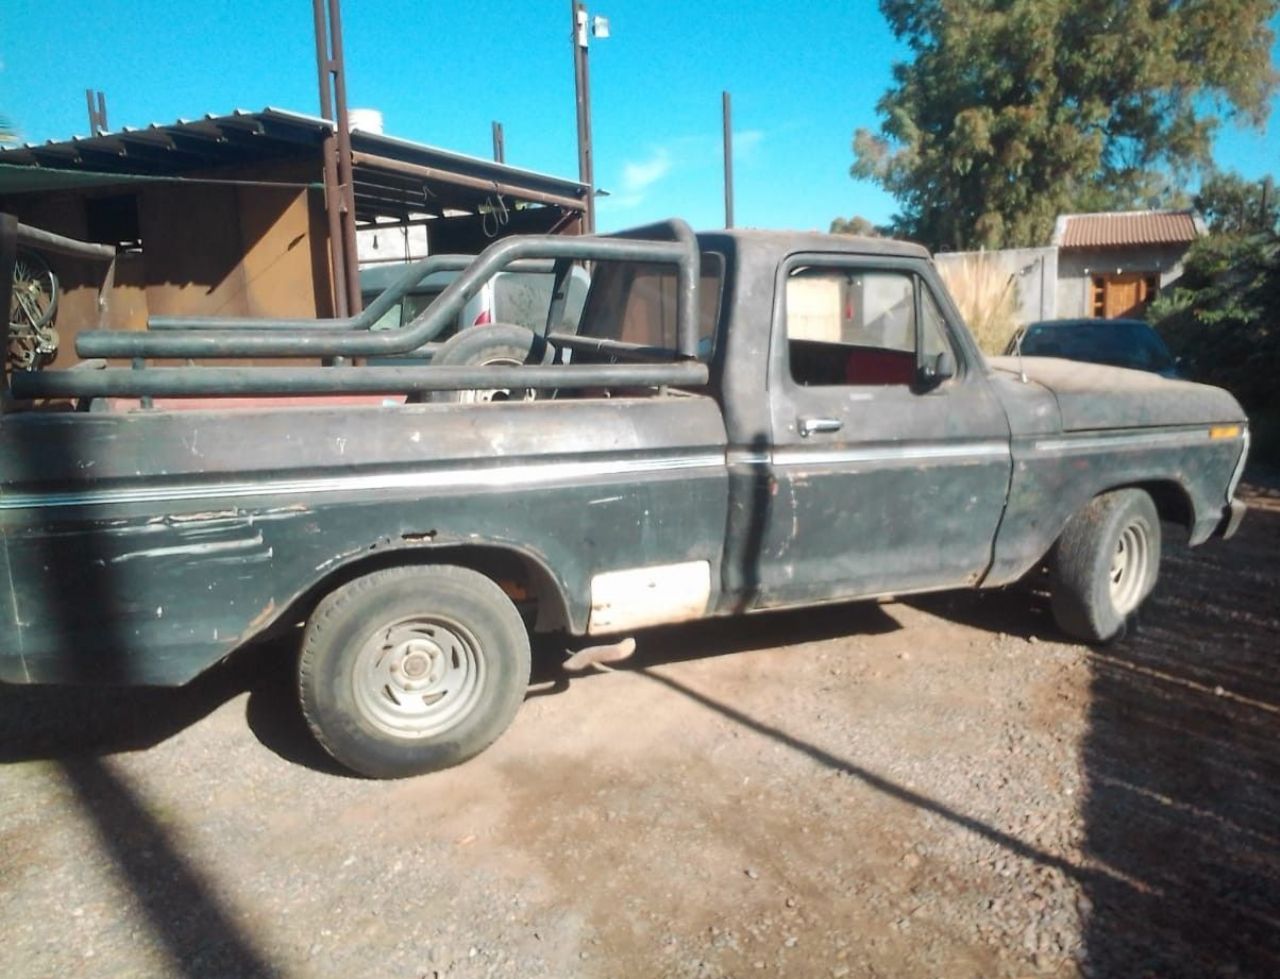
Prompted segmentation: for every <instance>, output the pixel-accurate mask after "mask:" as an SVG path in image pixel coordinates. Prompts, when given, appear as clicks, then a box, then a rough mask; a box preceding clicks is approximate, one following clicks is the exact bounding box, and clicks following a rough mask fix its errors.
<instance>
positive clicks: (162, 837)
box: [62, 756, 280, 979]
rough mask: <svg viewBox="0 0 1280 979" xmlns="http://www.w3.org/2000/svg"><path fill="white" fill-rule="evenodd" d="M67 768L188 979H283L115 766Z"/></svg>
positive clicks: (106, 845)
mask: <svg viewBox="0 0 1280 979" xmlns="http://www.w3.org/2000/svg"><path fill="white" fill-rule="evenodd" d="M62 770H63V772H64V773H65V775H66V778H67V782H68V783H69V784H70V785H71V787H72V789H73V790H74V791H75V795H76V798H77V799H78V800H79V802H80V807H81V809H83V810H84V812H85V813H86V815H87V816H88V817H90V819H91V821H92V823H93V825H94V828H95V830H96V831H97V836H98V841H99V842H100V843H101V845H102V848H103V850H104V851H105V852H106V854H107V855H108V856H109V857H111V859H112V862H113V863H114V865H115V867H116V869H117V870H118V871H119V873H120V875H121V876H122V877H123V878H124V881H125V883H126V884H127V885H128V887H129V889H130V890H131V891H132V892H133V895H134V897H135V898H136V899H137V902H138V904H139V905H140V906H141V908H142V911H143V913H144V914H145V915H146V917H147V921H148V922H149V923H150V925H151V930H152V932H153V934H154V935H155V937H156V938H157V939H159V941H160V942H161V944H163V946H164V948H165V951H166V952H167V953H168V955H169V957H170V959H171V961H172V962H173V963H174V965H175V967H176V968H175V972H174V974H175V975H180V976H185V977H187V979H270V977H273V976H278V975H279V974H280V973H279V972H278V971H277V970H276V969H275V968H273V967H271V966H270V965H268V964H267V962H266V961H265V960H264V959H263V958H262V957H261V956H260V955H259V953H258V952H257V951H256V950H255V949H254V948H253V945H252V943H251V942H250V941H249V939H248V937H247V936H246V935H245V934H243V932H242V931H241V930H240V929H239V928H238V927H237V926H236V924H235V922H234V921H232V920H231V919H230V918H229V917H228V916H227V913H226V912H225V911H224V910H223V909H222V908H221V907H220V906H219V904H218V901H217V898H216V896H215V893H214V888H213V887H212V886H211V884H210V882H209V881H207V880H203V879H202V878H201V876H200V874H199V872H198V871H197V870H196V869H195V868H193V867H192V866H191V865H190V864H189V863H188V862H187V860H186V859H185V858H184V857H183V856H182V854H181V853H180V852H178V850H177V849H176V848H175V845H174V842H173V841H172V840H171V839H170V838H169V837H168V835H167V834H166V833H165V832H164V829H163V828H162V827H161V825H160V824H159V823H158V822H156V820H155V818H154V817H153V816H152V814H151V813H150V811H148V809H147V807H146V806H145V805H144V804H143V803H142V801H141V800H140V799H138V797H137V796H136V795H135V794H134V793H133V791H132V790H131V789H130V788H129V786H128V785H127V784H126V783H125V781H124V780H123V779H122V778H120V777H119V776H118V775H117V774H116V773H115V772H113V771H112V769H111V765H110V763H109V762H108V761H106V760H104V759H100V758H93V757H90V756H81V757H74V758H64V759H63V760H62Z"/></svg>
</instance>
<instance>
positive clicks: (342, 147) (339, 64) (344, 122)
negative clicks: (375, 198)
mask: <svg viewBox="0 0 1280 979" xmlns="http://www.w3.org/2000/svg"><path fill="white" fill-rule="evenodd" d="M341 6H342V5H341V2H340V0H329V33H330V40H331V42H332V44H333V61H332V63H331V67H332V72H333V98H334V107H335V108H336V109H337V123H338V179H339V180H340V181H342V245H343V250H344V251H345V252H346V254H347V263H346V265H347V306H348V307H349V308H350V310H351V312H353V313H358V312H360V263H359V259H358V253H357V251H356V191H355V178H354V176H353V174H352V172H351V120H350V119H349V118H348V117H347V72H346V59H345V58H344V56H343V53H342V11H341Z"/></svg>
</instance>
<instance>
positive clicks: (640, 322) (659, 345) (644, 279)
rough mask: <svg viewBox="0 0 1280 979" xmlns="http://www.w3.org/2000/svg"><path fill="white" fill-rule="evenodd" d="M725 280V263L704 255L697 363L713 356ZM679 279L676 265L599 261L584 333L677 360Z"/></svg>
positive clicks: (585, 311)
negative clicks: (673, 357)
mask: <svg viewBox="0 0 1280 979" xmlns="http://www.w3.org/2000/svg"><path fill="white" fill-rule="evenodd" d="M723 279H724V258H723V257H722V256H721V255H720V254H719V253H717V252H703V253H702V256H701V276H700V278H699V281H698V359H699V360H702V361H703V362H707V361H709V360H710V359H711V355H712V353H714V351H715V337H716V324H717V322H718V321H719V317H720V300H721V291H722V288H721V287H722V283H723ZM677 286H678V276H677V274H676V269H675V267H674V266H672V265H668V264H665V263H656V262H654V263H646V262H600V263H598V264H597V266H596V269H595V272H594V274H593V275H592V282H591V294H590V296H589V297H588V299H587V306H586V309H585V310H584V312H583V317H582V325H581V329H580V331H579V332H580V334H581V335H582V336H584V337H590V338H592V339H597V340H616V341H620V342H622V343H626V344H633V345H635V346H637V347H642V348H646V349H647V350H651V351H653V352H654V354H655V355H658V354H663V353H666V354H669V355H671V356H675V355H676V354H677V353H678V352H679V348H680V344H679V338H678V337H677V331H676V319H677V306H678V287H677Z"/></svg>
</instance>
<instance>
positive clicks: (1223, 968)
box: [913, 488, 1280, 979]
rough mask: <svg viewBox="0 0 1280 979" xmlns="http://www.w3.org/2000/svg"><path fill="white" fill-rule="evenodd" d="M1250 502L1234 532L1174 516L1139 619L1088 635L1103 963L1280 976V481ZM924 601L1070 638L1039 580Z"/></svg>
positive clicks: (1088, 943)
mask: <svg viewBox="0 0 1280 979" xmlns="http://www.w3.org/2000/svg"><path fill="white" fill-rule="evenodd" d="M1250 504H1251V510H1250V514H1249V516H1248V518H1247V519H1246V521H1245V523H1244V525H1243V527H1242V528H1241V531H1240V534H1239V535H1238V536H1237V537H1236V538H1235V539H1234V540H1231V541H1227V542H1222V541H1214V542H1210V543H1209V544H1207V545H1206V546H1205V547H1203V548H1199V549H1195V550H1191V549H1188V548H1187V547H1186V545H1185V534H1180V533H1178V532H1177V531H1176V530H1174V529H1171V528H1168V527H1166V546H1165V563H1164V567H1163V571H1162V575H1161V581H1160V584H1159V585H1158V586H1157V590H1156V592H1155V594H1154V595H1153V596H1152V598H1151V600H1150V601H1149V603H1148V606H1147V607H1146V609H1145V611H1144V614H1143V617H1142V621H1141V622H1140V623H1139V625H1138V628H1137V629H1136V630H1135V631H1134V632H1133V633H1132V634H1131V635H1129V636H1127V637H1126V638H1125V639H1123V640H1121V641H1120V642H1117V643H1115V644H1113V645H1110V646H1107V647H1101V648H1097V649H1092V650H1090V651H1089V654H1088V655H1089V671H1090V687H1089V692H1090V698H1089V707H1088V728H1087V734H1086V736H1085V740H1084V743H1083V744H1082V745H1081V758H1082V765H1083V769H1084V776H1085V783H1086V792H1085V796H1084V800H1083V810H1082V813H1081V815H1082V817H1083V822H1084V834H1085V837H1084V850H1085V856H1086V858H1087V859H1088V861H1089V862H1090V863H1091V864H1092V865H1093V866H1095V867H1099V868H1105V869H1107V870H1108V871H1110V872H1109V873H1104V874H1094V875H1088V876H1085V877H1082V878H1080V880H1081V886H1082V891H1083V896H1084V901H1082V907H1084V908H1085V909H1087V914H1086V927H1085V935H1084V939H1085V947H1086V950H1087V953H1088V960H1087V962H1088V970H1087V971H1086V974H1087V975H1097V976H1160V977H1162V979H1172V977H1183V976H1185V977H1188V979H1191V977H1203V976H1210V975H1214V976H1228V975H1229V976H1259V977H1262V976H1276V975H1280V752H1277V750H1276V745H1277V743H1280V670H1277V668H1276V662H1277V661H1276V650H1277V649H1280V599H1277V597H1276V596H1277V595H1280V493H1278V492H1276V490H1274V489H1271V490H1260V489H1257V488H1254V489H1252V490H1251V498H1250ZM1029 597H1030V599H1031V600H1030V602H1029V601H1028V598H1029ZM913 604H916V605H917V606H918V607H920V608H924V609H926V610H928V611H931V612H934V613H935V614H938V615H940V616H943V617H945V618H950V619H952V620H955V621H961V622H965V623H967V624H971V625H975V626H979V627H981V628H985V629H988V630H990V631H993V632H1003V633H1007V634H1010V635H1014V636H1021V637H1024V638H1028V639H1029V638H1031V637H1032V636H1035V637H1038V638H1050V639H1052V638H1058V639H1060V638H1061V637H1060V634H1058V633H1056V630H1054V629H1053V627H1052V621H1051V618H1050V617H1049V610H1048V604H1047V601H1046V600H1045V599H1044V598H1043V597H1041V596H1037V595H1036V594H1035V592H1034V589H1017V590H1014V591H1011V592H1006V593H997V594H991V595H967V596H933V597H930V598H926V599H920V600H918V601H914V602H913Z"/></svg>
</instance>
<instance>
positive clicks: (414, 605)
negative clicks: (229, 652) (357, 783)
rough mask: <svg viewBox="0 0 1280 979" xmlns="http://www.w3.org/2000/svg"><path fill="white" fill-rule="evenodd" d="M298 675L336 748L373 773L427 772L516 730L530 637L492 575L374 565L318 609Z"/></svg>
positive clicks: (311, 712)
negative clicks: (511, 726) (380, 568)
mask: <svg viewBox="0 0 1280 979" xmlns="http://www.w3.org/2000/svg"><path fill="white" fill-rule="evenodd" d="M298 678H299V692H300V695H301V699H302V709H303V713H304V715H305V716H306V719H307V723H308V725H310V727H311V730H312V733H314V735H315V737H316V740H318V741H319V742H320V744H321V745H322V746H323V747H324V748H325V750H326V751H328V752H329V754H330V755H332V756H333V757H334V758H335V759H337V760H338V761H339V762H341V763H342V764H343V765H345V766H347V767H348V768H350V769H352V770H353V771H356V772H359V773H360V774H362V775H366V776H369V777H371V778H399V777H402V776H405V775H417V774H420V773H423V772H432V771H438V770H440V769H442V768H448V767H449V766H451V765H456V764H458V763H459V762H463V761H466V760H467V759H468V758H471V757H473V756H474V755H477V754H479V753H480V752H481V751H483V750H484V749H485V748H486V747H488V746H489V745H490V744H492V743H493V741H494V740H495V739H496V738H497V737H498V735H500V734H501V733H502V732H503V731H504V730H505V729H506V728H507V726H508V725H509V724H510V723H511V720H512V719H513V718H514V717H515V714H516V711H517V710H518V709H519V707H520V702H521V700H522V699H523V698H524V693H525V690H526V688H527V687H528V683H529V637H528V634H527V632H526V631H525V627H524V623H523V621H522V620H521V618H520V615H519V613H518V612H517V611H516V608H515V606H514V605H513V604H512V603H511V600H510V599H509V598H508V597H507V596H506V595H505V594H504V593H503V591H502V590H501V589H500V588H499V587H498V586H497V585H495V584H494V583H493V582H492V581H490V580H489V579H488V578H486V577H484V576H483V575H481V574H477V573H476V572H474V571H471V570H469V569H466V568H458V567H452V566H435V567H412V568H392V569H388V570H385V571H375V572H374V573H372V574H369V575H365V576H364V577H363V578H357V579H355V580H354V581H351V582H349V583H347V584H346V585H343V586H342V587H341V588H339V589H337V590H336V591H335V592H333V593H332V594H331V595H329V596H328V597H327V598H325V599H324V601H322V602H321V603H320V604H319V606H317V608H316V610H315V612H314V613H313V614H312V616H311V618H310V620H309V621H308V623H307V628H306V632H305V633H304V636H303V640H302V655H301V657H300V660H299V667H298Z"/></svg>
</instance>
